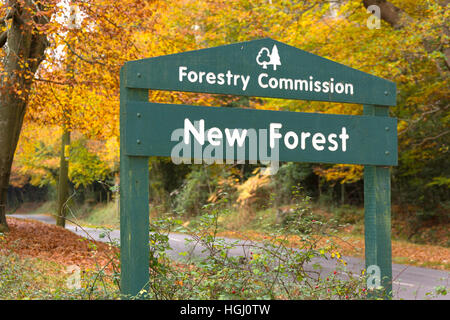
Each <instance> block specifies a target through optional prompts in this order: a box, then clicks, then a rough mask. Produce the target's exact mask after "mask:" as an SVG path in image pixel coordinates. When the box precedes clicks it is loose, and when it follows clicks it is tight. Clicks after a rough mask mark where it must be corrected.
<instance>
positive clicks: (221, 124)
mask: <svg viewBox="0 0 450 320" xmlns="http://www.w3.org/2000/svg"><path fill="white" fill-rule="evenodd" d="M120 79H121V93H120V94H121V96H120V97H121V98H120V99H121V101H120V135H121V145H120V151H121V156H120V177H121V185H120V230H121V290H122V293H123V294H126V295H136V294H138V293H139V292H140V291H141V290H142V289H146V288H148V285H149V281H151V279H149V243H148V241H149V233H148V232H149V229H148V226H149V205H148V186H149V181H148V157H150V156H170V157H172V159H173V161H174V162H176V163H179V162H185V163H186V161H187V163H190V162H189V161H191V160H193V161H194V163H211V162H216V163H223V162H227V161H245V160H247V161H250V162H252V161H271V162H274V161H275V162H278V161H296V162H319V163H348V164H362V165H364V166H365V167H364V168H365V169H364V170H365V171H364V197H365V198H364V206H365V237H366V242H365V243H366V267H367V270H368V272H369V273H370V272H372V271H373V272H374V273H373V275H371V276H370V277H369V278H370V279H371V281H372V280H373V282H372V284H373V286H372V285H371V284H370V283H368V285H369V286H370V287H377V286H379V285H381V286H382V287H383V288H384V289H385V290H386V292H388V293H390V292H391V291H392V258H391V240H390V169H389V166H393V165H397V122H396V119H394V118H390V117H389V116H388V108H387V106H389V105H395V103H396V86H395V83H393V82H391V81H388V80H385V79H382V78H378V77H375V76H373V75H370V74H367V73H364V72H361V71H358V70H355V69H352V68H349V67H346V66H344V65H341V64H339V63H336V62H333V61H331V60H328V59H325V58H322V57H318V56H316V55H313V54H311V53H308V52H305V51H303V50H300V49H297V48H294V47H291V46H288V45H286V44H283V43H280V42H278V41H274V40H272V39H261V40H254V41H249V42H242V43H236V44H231V45H226V46H220V47H215V48H208V49H203V50H197V51H191V52H184V53H179V54H174V55H167V56H162V57H155V58H149V59H143V60H138V61H130V62H127V63H126V64H125V65H124V66H123V68H122V69H121V75H120ZM149 89H158V90H172V91H190V92H201V93H220V94H232V95H244V96H258V97H274V98H285V99H301V100H317V101H329V102H347V103H359V104H363V105H364V115H363V116H349V115H330V114H317V113H300V112H285V111H265V110H250V109H240V108H217V107H199V106H186V105H173V104H156V103H150V102H149V101H148V90H149ZM177 161H178V162H177Z"/></svg>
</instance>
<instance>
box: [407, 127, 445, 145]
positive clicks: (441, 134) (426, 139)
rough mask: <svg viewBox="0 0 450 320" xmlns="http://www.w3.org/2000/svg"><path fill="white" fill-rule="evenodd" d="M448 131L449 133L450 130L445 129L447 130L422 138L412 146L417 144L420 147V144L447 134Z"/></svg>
mask: <svg viewBox="0 0 450 320" xmlns="http://www.w3.org/2000/svg"><path fill="white" fill-rule="evenodd" d="M449 133H450V130H447V131H444V132H442V133H440V134H438V135H437V136H435V137H427V138H425V139H423V140H422V142H421V143H416V144H414V146H419V147H420V146H421V145H423V144H424V143H425V142H427V141H430V140H436V139H439V138H440V137H442V136H445V135H446V134H449Z"/></svg>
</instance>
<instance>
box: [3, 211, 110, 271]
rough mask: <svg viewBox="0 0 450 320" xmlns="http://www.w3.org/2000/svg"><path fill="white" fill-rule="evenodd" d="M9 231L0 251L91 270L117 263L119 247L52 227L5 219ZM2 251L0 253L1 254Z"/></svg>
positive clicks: (32, 221)
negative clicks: (9, 251)
mask: <svg viewBox="0 0 450 320" xmlns="http://www.w3.org/2000/svg"><path fill="white" fill-rule="evenodd" d="M7 219H8V225H9V229H10V231H9V232H8V233H6V234H5V235H4V236H3V237H4V241H5V243H2V248H1V249H3V250H11V251H13V252H15V253H17V254H19V255H20V256H26V257H33V258H41V259H47V260H50V261H54V262H57V263H60V264H62V265H66V266H69V265H76V266H78V267H80V268H82V269H94V268H99V267H104V266H106V265H108V268H107V269H110V267H112V264H111V263H109V262H111V261H113V262H114V263H115V264H116V265H117V264H118V259H117V253H118V252H119V248H117V247H114V246H111V245H109V244H107V243H103V242H99V241H93V240H89V239H86V238H84V237H81V236H79V235H76V234H75V233H73V232H71V231H69V230H67V229H64V228H62V227H58V226H55V225H49V224H45V223H42V222H39V221H34V220H28V219H16V218H11V217H8V218H7ZM0 252H1V251H0Z"/></svg>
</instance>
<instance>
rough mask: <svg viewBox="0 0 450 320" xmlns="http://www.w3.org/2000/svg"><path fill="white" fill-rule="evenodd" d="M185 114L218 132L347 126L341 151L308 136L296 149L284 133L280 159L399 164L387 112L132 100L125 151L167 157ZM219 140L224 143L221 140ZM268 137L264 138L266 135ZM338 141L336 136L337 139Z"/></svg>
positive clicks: (325, 131)
mask: <svg viewBox="0 0 450 320" xmlns="http://www.w3.org/2000/svg"><path fill="white" fill-rule="evenodd" d="M185 118H188V119H189V120H190V121H191V122H192V123H194V121H197V120H200V119H204V120H205V132H206V130H207V129H209V128H212V127H217V128H219V129H221V130H222V132H224V129H225V128H229V129H231V130H232V129H234V128H242V129H249V128H253V129H256V130H257V132H258V131H259V129H266V130H267V132H268V131H269V125H270V123H281V124H282V125H283V127H282V128H281V129H280V130H279V132H280V133H281V134H282V135H283V137H284V135H285V134H286V133H287V132H288V131H294V132H295V133H296V134H297V135H298V137H299V140H300V132H301V131H304V132H310V133H311V134H314V133H316V132H321V133H323V134H324V135H325V136H326V137H327V136H328V134H330V133H337V134H338V135H339V134H340V133H341V130H342V127H345V128H346V131H347V134H348V135H349V137H350V138H349V139H348V140H347V143H346V144H347V148H346V151H345V152H343V151H342V149H341V146H339V149H338V150H336V151H329V150H328V149H327V147H325V148H324V150H323V151H317V150H315V149H313V147H312V145H311V137H309V138H308V139H307V140H306V148H305V150H302V149H300V141H299V145H298V146H297V147H296V148H294V149H288V148H287V147H286V146H285V144H284V142H283V138H281V139H280V141H279V146H280V148H279V160H280V161H297V162H319V163H348V164H372V165H396V164H397V121H396V119H393V118H389V117H368V116H348V115H333V114H318V113H302V112H288V111H268V110H253V109H240V108H232V109H230V108H217V107H198V106H187V105H173V104H156V103H144V102H133V103H130V104H129V106H128V117H127V121H126V126H127V128H128V132H127V140H126V147H125V152H126V153H127V154H128V155H136V156H171V150H172V148H173V147H174V146H175V145H176V144H178V143H179V140H177V141H171V135H172V132H173V131H174V130H175V129H178V128H184V119H185ZM205 136H206V134H205ZM224 136H225V135H224ZM224 138H225V137H224ZM223 140H224V139H223ZM223 140H222V143H221V145H222V146H223V145H224V142H223ZM248 140H249V139H247V140H246V142H247V143H246V148H245V150H246V157H245V160H249V154H248V151H249V150H250V148H249V146H248ZM266 140H267V141H268V138H267V139H266ZM192 141H194V139H192V138H191V144H192ZM337 141H340V140H339V139H337ZM206 145H209V143H208V142H205V145H204V146H203V147H205V146H206ZM267 145H268V142H267ZM191 149H192V148H191ZM258 154H259V152H258ZM263 154H265V153H263ZM269 154H270V153H269ZM224 155H225V152H224ZM252 160H256V159H252ZM257 160H260V159H259V158H258V159H257Z"/></svg>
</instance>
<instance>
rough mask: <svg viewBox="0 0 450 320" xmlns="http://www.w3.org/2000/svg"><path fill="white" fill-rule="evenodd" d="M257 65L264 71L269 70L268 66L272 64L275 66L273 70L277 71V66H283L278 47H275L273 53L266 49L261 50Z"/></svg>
mask: <svg viewBox="0 0 450 320" xmlns="http://www.w3.org/2000/svg"><path fill="white" fill-rule="evenodd" d="M256 63H257V64H259V65H260V66H262V67H263V69H267V65H268V64H270V65H272V66H273V70H277V66H281V61H280V56H279V54H278V48H277V45H275V44H274V45H273V48H272V52H270V51H269V49H267V48H266V47H263V48H261V50H259V52H258V55H257V56H256Z"/></svg>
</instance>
